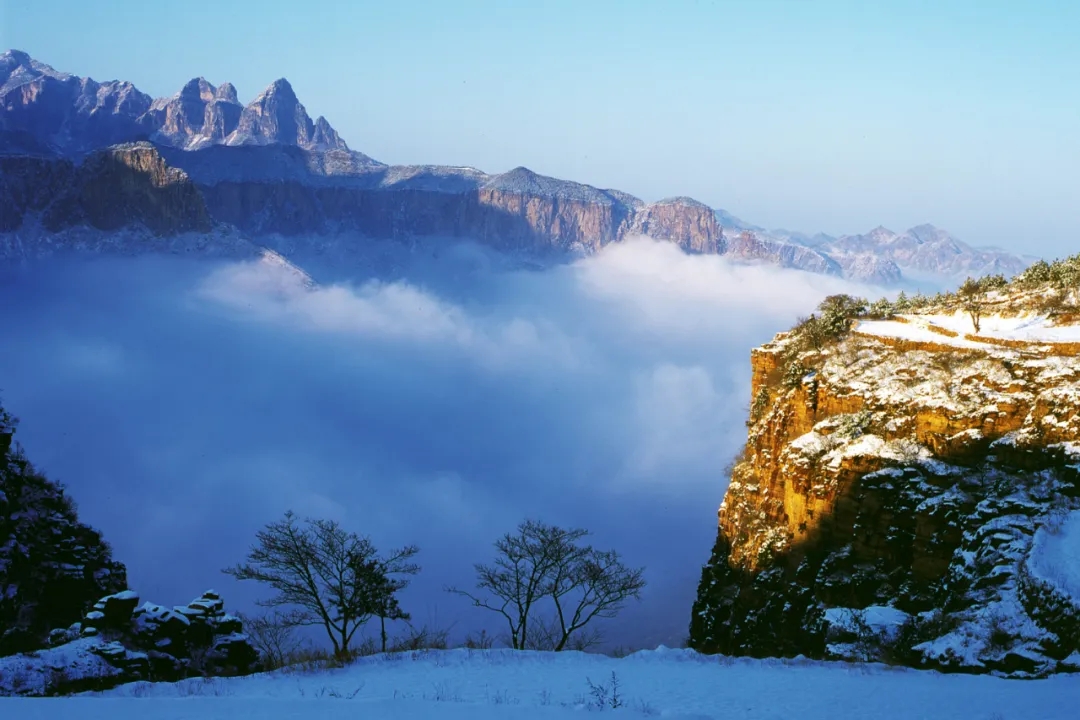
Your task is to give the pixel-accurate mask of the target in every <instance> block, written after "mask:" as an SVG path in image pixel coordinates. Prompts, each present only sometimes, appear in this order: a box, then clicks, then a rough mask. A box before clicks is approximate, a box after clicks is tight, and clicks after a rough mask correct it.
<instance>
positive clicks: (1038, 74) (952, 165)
mask: <svg viewBox="0 0 1080 720" xmlns="http://www.w3.org/2000/svg"><path fill="white" fill-rule="evenodd" d="M1077 36H1080V3H1075V2H1071V1H1070V0H1060V1H1059V2H1055V1H1053V0H1033V1H1032V2H1025V3H1017V2H1011V1H1009V0H982V1H976V0H940V1H937V2H934V1H931V0H925V1H923V0H896V1H894V2H878V1H869V0H867V1H855V0H803V1H799V0H787V1H785V0H754V1H753V2H750V1H745V2H734V1H731V2H723V1H717V2H706V1H704V0H699V1H694V0H672V1H670V2H664V3H653V2H643V1H638V0H623V1H621V2H616V1H615V0H594V1H592V2H588V3H582V2H574V1H572V0H551V1H550V2H545V3H543V4H542V5H537V4H533V3H511V2H480V1H479V0H458V1H457V2H453V3H444V2H436V1H435V0H429V1H421V0H400V1H399V2H393V3H390V2H364V1H361V0H352V1H334V0H323V1H322V2H319V3H311V4H308V3H296V2H292V1H289V2H284V1H282V2H279V1H276V0H259V1H258V2H247V1H241V0H235V1H233V2H201V1H200V0H191V1H189V2H185V3H148V2H144V1H142V0H100V1H99V2H94V3H75V2H57V1H51V0H0V47H14V48H18V49H22V50H25V51H27V52H29V53H30V54H31V55H33V56H34V57H36V58H38V59H40V60H42V61H44V62H47V63H49V64H51V65H53V66H54V67H56V68H57V69H60V70H66V71H70V72H74V73H77V74H80V75H89V76H91V77H93V78H95V79H98V80H105V79H114V78H120V79H128V80H131V81H133V82H134V83H135V84H136V85H137V86H138V87H140V88H141V89H142V90H143V91H145V92H147V93H149V94H151V95H154V96H164V95H171V94H172V93H174V92H176V91H177V90H178V89H179V88H180V87H181V85H182V84H183V83H184V82H185V81H187V80H188V79H190V78H191V77H193V76H197V75H202V76H205V77H206V78H207V79H209V80H210V81H211V82H214V83H220V82H223V81H226V80H228V81H231V82H233V83H234V84H235V85H236V86H237V89H238V91H239V93H240V96H241V100H244V101H248V100H250V99H252V98H253V97H254V96H255V95H256V94H257V93H258V92H259V91H260V90H261V89H263V88H264V87H265V86H266V85H268V84H269V83H270V82H272V81H273V80H274V79H276V78H278V77H282V76H284V77H287V78H288V79H289V80H290V81H291V82H292V84H293V86H294V87H295V89H296V91H297V94H298V95H299V97H300V99H301V101H302V102H304V103H305V105H306V106H307V108H308V110H309V112H310V113H311V114H312V116H313V117H314V116H317V115H325V116H326V117H327V118H328V119H329V120H330V122H331V123H332V124H333V125H334V126H335V127H336V128H337V130H338V131H339V132H340V133H341V135H342V137H344V138H345V140H346V141H347V142H348V143H349V145H350V146H351V147H352V148H354V149H357V150H361V151H363V152H365V153H367V154H369V155H371V156H373V157H375V158H377V159H379V160H382V161H384V162H388V163H392V164H403V163H437V164H453V165H471V166H475V167H479V168H481V169H483V170H486V171H489V172H502V171H505V170H509V169H511V168H513V167H516V166H519V165H525V166H527V167H530V168H532V169H534V170H536V171H537V172H541V173H544V174H548V175H554V176H557V177H564V178H568V179H574V180H578V181H580V182H586V183H589V184H593V185H597V186H601V187H616V188H619V189H622V190H626V191H628V192H631V193H634V194H636V195H639V196H640V197H642V198H643V199H646V200H657V199H660V198H662V197H667V196H673V195H689V196H692V197H695V198H698V199H700V200H702V201H704V202H707V203H708V204H710V205H712V206H715V207H722V208H725V209H727V210H729V211H730V212H732V213H734V214H736V215H738V216H740V217H742V218H744V219H745V220H748V221H750V222H753V223H755V224H759V225H763V226H766V227H770V228H787V229H793V230H801V231H805V232H816V231H824V232H828V233H831V234H840V233H852V232H864V231H866V230H869V229H870V228H872V227H875V226H877V225H879V224H883V225H885V226H886V227H890V228H891V229H893V230H902V229H905V228H907V227H911V226H914V225H916V224H920V223H923V222H930V223H933V224H936V225H938V226H940V227H944V228H947V229H949V230H950V231H952V232H953V233H954V234H955V235H956V236H958V237H959V238H961V239H962V240H965V241H967V242H969V243H971V244H974V245H997V246H1002V247H1006V248H1009V249H1012V250H1016V251H1023V252H1029V253H1034V254H1040V255H1044V256H1058V255H1062V254H1067V253H1073V252H1075V251H1076V249H1077V248H1076V236H1077V228H1078V225H1080V183H1077V182H1076V181H1075V168H1076V167H1077V166H1080V133H1078V132H1077V128H1078V127H1080V93H1077V92H1076V88H1077V87H1078V86H1080V45H1078V44H1077V43H1076V42H1075V38H1076V37H1077Z"/></svg>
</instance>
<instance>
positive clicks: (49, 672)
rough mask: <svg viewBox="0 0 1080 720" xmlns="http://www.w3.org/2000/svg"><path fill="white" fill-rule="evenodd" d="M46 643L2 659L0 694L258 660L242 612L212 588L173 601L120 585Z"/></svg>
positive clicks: (81, 687)
mask: <svg viewBox="0 0 1080 720" xmlns="http://www.w3.org/2000/svg"><path fill="white" fill-rule="evenodd" d="M49 643H50V646H51V647H50V648H48V649H46V650H42V651H40V652H37V653H34V654H32V655H19V656H13V657H9V658H5V659H0V675H3V677H0V695H4V694H8V695H63V694H69V693H73V692H80V691H85V690H105V689H108V688H110V687H115V686H116V685H120V684H123V683H128V682H135V681H138V680H150V681H153V682H175V681H177V680H182V679H184V678H187V677H209V676H235V675H248V674H250V673H252V672H256V671H257V670H258V669H259V667H260V666H259V658H258V652H257V651H256V650H255V648H254V647H253V646H252V644H251V642H250V641H249V640H248V637H247V636H246V635H245V634H244V633H243V626H242V623H241V620H240V618H238V617H236V616H234V615H229V614H227V613H226V612H225V609H224V603H223V602H222V600H221V597H220V596H219V595H218V594H217V593H215V592H214V591H212V590H208V591H207V592H205V593H203V594H202V595H201V596H200V597H198V598H196V599H195V600H192V601H191V602H190V603H188V604H187V605H181V606H177V607H173V608H166V607H162V606H161V605H155V604H154V603H150V602H146V603H143V604H142V605H140V604H139V596H138V595H137V594H136V593H134V592H132V591H130V590H124V591H122V592H119V593H115V594H113V595H109V596H106V597H103V598H101V599H100V600H99V601H98V602H97V603H95V604H94V606H93V608H92V609H91V610H90V611H89V612H87V613H86V615H85V616H84V617H83V619H82V620H81V621H80V622H76V623H74V624H73V625H71V626H70V627H68V628H64V629H58V630H54V631H53V632H52V633H50V635H49Z"/></svg>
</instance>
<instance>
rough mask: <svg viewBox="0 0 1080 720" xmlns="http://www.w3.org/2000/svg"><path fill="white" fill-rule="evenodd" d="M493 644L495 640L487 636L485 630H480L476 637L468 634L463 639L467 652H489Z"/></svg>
mask: <svg viewBox="0 0 1080 720" xmlns="http://www.w3.org/2000/svg"><path fill="white" fill-rule="evenodd" d="M494 644H495V638H494V637H493V636H491V635H488V632H487V630H481V631H480V632H479V633H477V634H476V635H473V634H472V633H469V634H468V635H467V636H466V637H465V647H466V648H468V649H469V650H490V649H491V647H492V645H494Z"/></svg>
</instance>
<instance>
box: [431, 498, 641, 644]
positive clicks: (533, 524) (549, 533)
mask: <svg viewBox="0 0 1080 720" xmlns="http://www.w3.org/2000/svg"><path fill="white" fill-rule="evenodd" d="M588 535H589V532H588V531H587V530H583V529H580V528H575V529H570V530H567V529H564V528H560V527H557V526H554V525H547V524H545V523H541V522H538V521H535V520H526V521H524V522H522V523H521V524H520V525H518V527H517V531H516V532H512V533H507V534H506V535H504V536H503V537H501V538H499V540H497V541H496V542H495V550H496V556H495V560H494V562H492V563H491V564H490V565H484V564H477V565H476V566H475V567H476V588H477V591H479V592H481V593H482V592H485V591H486V593H488V594H490V595H491V596H493V598H491V597H481V595H480V594H476V595H474V594H472V593H470V592H467V591H465V590H459V589H457V588H453V587H452V588H448V590H449V592H452V593H455V594H457V595H461V596H463V597H467V598H469V599H470V600H472V601H473V604H474V605H476V606H477V607H481V608H484V609H486V610H491V611H493V612H497V613H499V614H500V615H502V616H503V617H504V618H505V619H506V621H507V625H508V627H509V629H510V645H511V647H513V648H514V649H517V650H522V649H525V648H526V647H537V646H539V647H544V648H550V649H552V650H563V649H565V648H566V647H568V646H574V645H573V643H571V638H572V637H573V636H574V634H575V633H579V631H582V630H583V628H584V627H585V626H586V625H587V624H588V623H589V622H591V621H592V620H594V619H596V618H612V617H614V616H615V615H616V614H617V613H618V611H619V610H621V609H622V607H623V606H624V604H625V602H626V601H627V600H628V599H630V598H638V597H640V593H641V590H642V588H644V587H645V580H644V577H643V574H644V569H630V568H627V567H626V566H625V565H624V564H623V563H622V561H621V560H620V559H619V555H618V553H616V552H615V551H599V550H596V549H594V548H593V547H592V546H590V545H583V544H581V541H582V540H583V539H584V538H585V537H587V536H588ZM544 600H549V601H550V603H551V604H552V605H553V607H554V617H553V618H552V619H550V620H548V621H547V622H545V621H543V620H541V619H537V618H536V611H537V610H538V609H539V608H540V606H541V604H542V602H543V601H544ZM588 637H589V640H588V643H589V644H591V643H592V642H595V641H596V636H595V633H594V634H593V635H590V636H588Z"/></svg>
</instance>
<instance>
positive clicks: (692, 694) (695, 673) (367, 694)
mask: <svg viewBox="0 0 1080 720" xmlns="http://www.w3.org/2000/svg"><path fill="white" fill-rule="evenodd" d="M612 673H615V677H616V678H617V680H618V683H619V695H620V697H621V702H622V706H621V707H619V708H618V709H615V710H613V709H612V708H611V707H610V705H609V706H608V707H607V708H605V709H603V710H599V709H598V708H597V707H596V706H595V704H594V703H593V700H594V698H593V695H592V694H591V693H590V688H589V684H588V683H589V682H592V683H593V684H594V685H606V686H607V688H608V692H609V693H610V686H611V682H612V681H611V677H612ZM1078 699H1080V676H1072V675H1056V676H1053V677H1050V678H1048V679H1045V680H1034V681H1018V680H1005V679H1001V678H996V677H990V676H985V675H982V676H978V675H959V674H949V675H945V674H940V673H936V672H928V671H917V670H908V669H898V668H890V667H886V666H883V665H872V664H867V665H857V664H851V663H826V662H816V661H809V660H802V659H797V660H778V659H765V660H755V659H749V658H739V659H731V658H724V657H717V656H703V655H699V654H697V653H695V652H693V651H690V650H669V649H665V648H659V649H657V650H652V651H644V652H639V653H635V654H634V655H631V656H629V657H626V658H623V659H614V658H609V657H605V656H600V655H589V654H583V653H576V652H567V653H534V652H515V651H509V650H486V651H481V650H473V651H470V650H448V651H431V652H419V653H408V654H402V655H378V656H374V657H370V658H364V659H361V660H360V661H358V662H357V663H356V664H354V665H351V666H350V667H348V668H344V669H339V670H327V671H320V672H312V673H289V672H281V671H279V672H275V673H267V674H262V675H254V676H249V677H244V678H216V679H209V680H201V679H198V680H186V681H183V682H179V683H174V684H167V683H159V684H151V683H133V684H130V685H125V686H121V687H118V688H116V689H114V690H111V691H109V692H107V693H104V694H103V696H96V695H88V696H79V697H73V698H46V699H29V698H28V699H6V700H0V716H2V717H3V718H5V720H21V719H23V718H26V719H28V720H56V719H57V718H66V717H84V718H93V717H102V718H110V720H127V719H128V718H131V719H132V720H134V719H135V718H139V720H166V719H167V720H173V719H174V718H199V720H218V719H219V718H220V719H221V720H246V719H247V718H265V719H266V720H286V719H292V718H315V717H318V718H338V717H341V718H345V717H349V718H356V717H367V718H400V719H401V720H415V719H419V718H454V719H456V718H477V719H479V720H486V719H488V718H491V719H495V718H521V719H523V720H529V719H531V718H568V717H577V718H580V717H582V713H584V712H608V713H610V712H617V713H619V716H624V717H654V716H658V717H667V718H673V719H675V718H687V719H689V718H716V719H717V720H720V719H724V720H730V719H734V718H740V719H742V718H746V719H753V720H766V719H768V720H781V719H785V720H786V719H790V718H797V719H798V720H836V719H839V718H859V719H862V718H873V719H874V720H901V719H903V720H912V719H914V718H923V719H928V718H964V719H968V718H970V719H972V720H1020V719H1022V718H1031V719H1033V720H1034V719H1035V718H1039V719H1040V720H1055V719H1056V718H1075V717H1076V703H1077V700H1078Z"/></svg>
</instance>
